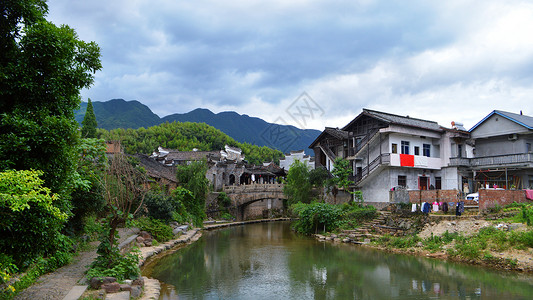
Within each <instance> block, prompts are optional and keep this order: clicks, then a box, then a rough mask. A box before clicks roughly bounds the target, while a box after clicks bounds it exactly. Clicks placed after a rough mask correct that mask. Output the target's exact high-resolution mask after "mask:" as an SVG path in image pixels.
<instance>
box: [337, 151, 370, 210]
mask: <svg viewBox="0 0 533 300" xmlns="http://www.w3.org/2000/svg"><path fill="white" fill-rule="evenodd" d="M331 174H333V178H332V179H331V180H332V182H333V183H334V184H335V185H336V186H338V187H341V188H343V189H344V190H345V191H346V192H350V193H351V191H350V185H352V184H353V181H351V180H350V176H351V175H352V169H351V167H350V161H348V160H346V159H344V158H342V157H337V158H336V159H335V163H334V164H333V171H331ZM360 199H361V201H362V199H363V197H362V196H361V198H360Z"/></svg>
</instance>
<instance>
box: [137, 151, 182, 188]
mask: <svg viewBox="0 0 533 300" xmlns="http://www.w3.org/2000/svg"><path fill="white" fill-rule="evenodd" d="M135 157H137V158H138V159H139V162H140V165H141V166H143V167H144V169H145V170H146V174H147V175H148V176H150V177H152V178H165V179H167V180H169V181H171V182H177V180H176V173H175V172H174V168H172V167H167V166H165V165H163V164H161V163H159V162H157V161H156V160H155V159H153V158H150V157H148V156H146V155H144V154H137V155H135Z"/></svg>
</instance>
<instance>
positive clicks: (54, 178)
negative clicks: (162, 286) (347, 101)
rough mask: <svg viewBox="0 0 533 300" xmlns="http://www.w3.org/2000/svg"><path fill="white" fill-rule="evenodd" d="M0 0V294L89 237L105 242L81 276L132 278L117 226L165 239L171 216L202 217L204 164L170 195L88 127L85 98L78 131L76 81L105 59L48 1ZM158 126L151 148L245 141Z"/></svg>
mask: <svg viewBox="0 0 533 300" xmlns="http://www.w3.org/2000/svg"><path fill="white" fill-rule="evenodd" d="M0 7H1V8H2V9H1V11H2V19H3V20H5V21H6V22H4V23H3V25H2V26H1V27H0V40H1V42H0V45H1V47H2V51H0V73H1V74H2V80H0V216H1V218H0V236H2V239H0V298H2V299H3V298H7V299H10V298H13V297H14V296H16V294H17V293H19V292H20V291H21V290H23V289H24V288H26V287H28V286H30V285H31V284H32V283H33V282H34V281H35V280H36V279H37V278H38V277H39V276H40V275H42V274H45V273H48V272H51V271H53V270H55V269H57V268H59V267H61V266H63V265H65V264H67V263H69V262H70V261H71V259H72V257H73V256H74V255H76V252H77V251H80V250H84V249H87V247H88V243H89V242H90V241H92V240H95V239H100V246H99V247H98V250H97V252H98V254H99V257H98V258H97V259H96V261H95V262H94V264H93V265H92V267H91V270H90V271H89V275H88V276H93V275H94V276H97V275H104V274H113V275H116V276H117V278H128V277H130V278H131V277H135V276H138V275H139V272H138V268H137V264H136V261H137V260H138V257H137V256H136V255H135V253H133V254H128V255H126V256H124V255H121V254H120V253H119V251H118V248H117V238H116V232H117V228H118V227H119V226H125V225H130V224H132V222H134V221H135V220H136V219H137V221H136V222H137V226H139V227H141V228H143V229H146V230H150V231H152V234H153V235H154V236H155V237H156V239H160V240H161V241H164V240H165V239H167V238H168V237H169V234H168V233H169V231H168V228H167V227H166V226H167V225H166V223H167V222H169V221H176V222H181V223H185V222H187V223H190V224H195V225H197V226H199V225H201V224H202V221H203V219H204V218H205V212H204V211H203V208H204V206H205V195H206V193H207V191H208V188H209V187H208V184H207V179H206V178H205V162H198V163H197V164H191V165H190V166H184V167H180V168H178V170H177V172H178V178H177V179H178V182H179V185H180V188H178V189H176V190H175V191H173V192H172V193H169V192H166V189H164V188H162V187H159V186H158V185H156V184H147V181H146V180H145V177H146V176H145V172H144V170H143V169H142V168H140V167H139V166H138V162H137V161H136V160H135V159H133V158H131V157H130V156H128V155H115V156H114V157H113V158H111V159H109V160H108V159H107V157H106V155H105V149H106V146H105V142H104V140H103V139H97V138H96V137H97V135H101V136H105V134H106V133H105V132H104V133H102V131H97V130H95V129H96V127H97V124H96V122H95V119H94V114H93V112H92V111H91V110H92V105H88V110H89V112H88V113H87V114H86V119H84V122H82V123H83V127H82V128H80V127H79V125H78V123H77V122H76V121H75V118H74V111H75V110H76V109H78V108H79V105H80V102H81V99H80V90H81V89H82V88H89V87H90V86H91V85H92V83H93V81H94V73H95V72H96V71H99V70H100V69H101V68H102V65H101V62H100V48H99V47H98V45H97V44H96V43H94V42H85V41H82V40H80V39H79V38H78V36H77V34H76V32H75V31H74V30H73V29H72V28H70V27H68V26H67V25H61V26H56V25H54V24H52V23H51V22H49V21H48V20H46V15H47V13H48V6H47V3H46V0H17V1H2V2H0ZM160 128H165V130H156V129H153V130H144V132H150V134H151V135H150V137H151V142H153V143H157V145H156V144H150V146H151V147H152V146H153V148H152V149H150V151H153V150H154V149H155V147H157V146H158V145H162V146H174V145H172V144H164V143H160V142H161V141H166V140H170V141H172V140H173V139H172V138H170V137H175V136H179V137H180V139H179V143H178V144H176V145H175V146H177V147H178V146H179V147H183V149H180V150H191V149H192V148H194V147H196V148H200V149H201V150H220V149H221V148H220V147H223V146H224V143H226V142H228V144H231V145H236V146H239V145H240V144H237V143H236V142H234V141H233V140H231V139H230V138H229V137H227V136H226V135H224V134H222V133H221V132H220V131H216V130H215V129H213V128H210V127H207V126H204V125H192V124H185V125H178V124H168V125H167V124H165V125H161V127H160ZM142 131H143V130H140V132H142ZM204 131H205V132H204ZM202 132H204V133H203V134H205V135H202ZM207 136H211V137H212V138H213V139H211V140H210V139H209V137H207ZM113 137H116V136H113ZM121 137H123V138H124V140H125V141H124V143H125V145H126V146H127V147H126V149H127V150H128V149H129V150H132V151H137V149H140V147H141V144H142V146H146V145H147V142H146V140H145V139H142V140H140V143H141V144H140V145H136V144H134V143H132V142H131V139H130V138H129V137H128V136H126V135H121ZM119 141H120V140H119ZM241 146H243V148H244V149H243V150H245V153H246V151H248V152H249V153H251V152H256V153H258V155H257V156H255V159H263V158H267V157H269V158H271V159H276V158H279V156H280V155H281V153H280V152H279V151H277V152H276V151H274V150H271V149H268V148H264V147H263V148H259V147H254V146H251V145H241ZM146 151H148V150H146ZM126 154H128V153H127V152H126ZM250 157H251V158H252V159H254V156H253V155H252V154H250ZM202 171H203V172H204V173H203V174H202V175H198V173H197V172H202ZM202 178H203V179H202ZM168 199H170V200H171V201H168V203H167V201H165V200H168ZM160 213H161V214H160ZM142 216H144V218H141V219H138V218H139V217H142ZM159 216H161V217H159Z"/></svg>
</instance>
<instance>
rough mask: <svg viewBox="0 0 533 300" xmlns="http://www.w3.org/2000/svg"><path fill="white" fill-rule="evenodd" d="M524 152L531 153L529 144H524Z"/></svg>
mask: <svg viewBox="0 0 533 300" xmlns="http://www.w3.org/2000/svg"><path fill="white" fill-rule="evenodd" d="M526 152H527V153H529V152H531V143H526Z"/></svg>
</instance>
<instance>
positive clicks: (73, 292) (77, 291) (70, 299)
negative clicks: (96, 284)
mask: <svg viewBox="0 0 533 300" xmlns="http://www.w3.org/2000/svg"><path fill="white" fill-rule="evenodd" d="M87 287H88V286H87V285H75V286H73V287H72V289H70V291H69V292H68V294H67V295H66V296H65V298H63V300H78V299H79V298H81V295H83V293H84V292H85V290H87Z"/></svg>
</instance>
